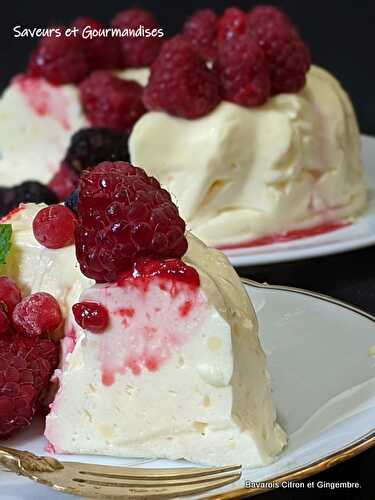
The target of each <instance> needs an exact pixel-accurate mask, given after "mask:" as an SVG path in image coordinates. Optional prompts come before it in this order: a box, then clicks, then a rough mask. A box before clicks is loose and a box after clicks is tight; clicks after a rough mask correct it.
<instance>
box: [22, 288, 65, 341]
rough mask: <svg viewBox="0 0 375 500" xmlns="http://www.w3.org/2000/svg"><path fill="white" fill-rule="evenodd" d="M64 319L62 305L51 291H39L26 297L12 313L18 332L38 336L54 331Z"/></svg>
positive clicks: (28, 335)
mask: <svg viewBox="0 0 375 500" xmlns="http://www.w3.org/2000/svg"><path fill="white" fill-rule="evenodd" d="M61 320H62V315H61V310H60V306H59V304H58V302H57V300H56V299H55V298H54V297H52V295H50V294H49V293H46V292H38V293H33V294H32V295H29V296H28V297H25V298H24V299H23V300H21V302H19V304H17V305H16V307H15V308H14V311H13V314H12V321H13V326H14V327H15V329H16V330H17V332H18V333H21V334H23V335H26V336H27V337H37V336H38V335H42V334H43V333H52V332H54V331H55V330H56V329H57V327H58V326H59V325H60V323H61Z"/></svg>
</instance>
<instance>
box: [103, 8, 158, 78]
mask: <svg viewBox="0 0 375 500" xmlns="http://www.w3.org/2000/svg"><path fill="white" fill-rule="evenodd" d="M111 24H112V26H113V27H114V28H119V29H121V30H125V29H128V30H133V31H135V32H137V31H139V33H140V36H124V37H121V38H120V46H121V51H122V59H121V63H122V67H124V68H128V67H142V66H149V65H150V64H151V63H152V62H153V61H154V59H155V58H156V56H157V55H158V52H159V50H160V47H161V44H162V38H161V37H159V36H150V35H149V36H147V31H146V30H148V32H149V33H153V34H154V35H157V30H158V29H159V25H158V23H157V21H156V19H155V18H154V16H153V15H152V14H151V12H148V11H146V10H143V9H129V10H124V11H123V12H120V13H119V14H117V15H116V16H115V17H114V18H113V19H112V23H111ZM142 30H145V33H142Z"/></svg>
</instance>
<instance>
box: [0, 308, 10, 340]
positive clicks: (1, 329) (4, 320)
mask: <svg viewBox="0 0 375 500" xmlns="http://www.w3.org/2000/svg"><path fill="white" fill-rule="evenodd" d="M9 327H10V323H9V318H8V316H7V314H6V312H5V309H4V307H3V305H0V335H3V334H4V333H6V332H7V331H8V330H9Z"/></svg>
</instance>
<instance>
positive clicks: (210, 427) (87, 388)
mask: <svg viewBox="0 0 375 500" xmlns="http://www.w3.org/2000/svg"><path fill="white" fill-rule="evenodd" d="M79 189H80V195H79V198H78V202H77V203H76V204H74V205H72V208H73V209H74V211H73V210H71V209H70V208H68V207H64V206H62V205H51V206H49V207H46V206H43V205H39V206H38V205H33V204H28V205H22V206H21V207H20V208H19V209H18V210H16V211H14V212H13V213H10V214H9V215H8V216H7V218H6V219H3V225H2V226H0V228H1V231H0V232H2V231H5V230H7V231H9V225H11V226H12V230H13V236H12V246H11V248H10V250H9V252H8V254H7V255H6V263H5V264H4V265H3V273H4V274H5V275H6V277H3V278H0V301H1V302H0V303H1V304H2V307H0V312H2V313H3V316H4V318H5V319H4V321H5V322H7V323H4V324H3V327H2V328H1V321H0V330H1V332H0V340H1V342H2V343H4V346H5V347H3V351H4V352H5V351H6V352H8V351H9V349H11V351H12V352H13V356H12V357H10V361H8V360H7V359H6V358H4V357H3V354H2V352H0V436H1V437H2V438H3V437H6V436H7V435H9V434H12V433H14V432H17V431H19V430H20V429H22V428H23V427H25V426H26V425H28V424H29V423H30V421H31V419H32V417H33V415H34V413H35V412H36V411H38V408H40V406H41V405H42V404H43V405H44V406H45V404H46V398H47V395H49V397H50V398H51V397H52V402H51V404H50V411H49V414H48V415H47V417H46V430H45V435H46V437H47V439H48V440H49V442H50V449H54V450H55V451H56V452H57V453H60V452H65V453H78V454H80V453H85V454H105V455H113V456H125V457H150V458H155V457H164V458H170V459H178V458H186V459H188V460H191V461H194V462H197V463H202V464H212V465H216V464H224V463H242V464H243V465H246V466H258V465H262V464H265V463H269V462H270V461H272V460H273V459H274V458H275V456H276V455H277V454H278V453H279V452H280V451H281V450H282V448H283V447H284V446H285V443H286V436H285V433H284V431H283V430H282V429H281V427H280V426H279V424H278V423H277V420H276V413H275V408H274V405H273V402H272V394H271V388H270V382H269V377H268V373H267V367H266V359H265V356H264V353H263V351H262V348H261V345H260V343H259V340H258V336H257V320H256V316H255V312H254V310H253V308H252V306H251V303H250V300H249V298H248V296H247V294H246V292H245V290H244V288H243V286H242V284H241V282H240V280H239V278H238V276H237V274H236V273H235V271H234V269H233V268H232V266H231V265H230V264H229V262H228V260H227V259H226V258H225V257H224V255H223V254H221V253H220V252H218V251H217V250H212V249H209V248H207V247H206V246H205V245H204V244H203V243H202V242H201V241H200V240H198V239H197V238H195V237H193V236H192V235H190V234H187V235H185V234H184V230H185V224H184V222H183V220H182V219H181V218H180V217H179V215H178V211H177V209H176V207H175V206H174V204H173V203H172V201H171V198H170V195H169V194H168V193H167V192H166V191H165V190H163V189H161V187H160V184H159V183H158V182H157V181H156V180H155V179H153V178H151V177H148V176H147V175H146V174H145V173H144V172H143V171H142V170H141V169H139V168H135V167H133V166H131V165H130V164H128V163H125V162H114V163H109V162H103V163H101V164H99V165H98V166H96V167H94V168H93V169H91V170H87V171H85V172H84V173H83V174H82V176H81V178H80V182H79ZM73 239H74V240H75V244H73V243H72V241H73ZM76 255H77V257H78V260H77V257H76ZM62 270H64V272H62ZM94 279H95V281H94ZM5 284H6V285H7V288H6V287H5ZM22 296H23V298H22ZM6 303H8V305H9V307H8V306H7V305H6ZM3 304H4V306H3ZM0 319H1V314H0ZM62 319H63V323H62ZM61 335H63V336H62V340H61V354H60V362H59V366H58V367H57V366H56V365H57V361H56V352H57V349H56V346H57V339H58V337H59V336H61ZM1 342H0V347H1V346H2V344H1ZM25 343H32V344H33V345H34V344H35V352H39V351H38V350H37V347H38V349H39V350H42V351H43V353H44V352H45V351H46V353H45V354H43V359H45V361H43V363H42V365H43V366H44V372H43V378H42V380H41V379H40V378H38V380H39V381H40V384H39V385H35V384H33V382H32V380H33V378H32V377H33V376H35V374H36V372H35V371H33V370H34V369H35V370H36V369H37V367H36V365H35V363H34V364H32V365H30V366H26V365H25V363H26V360H25V348H24V344H25ZM44 343H48V344H47V345H46V347H45V351H44V350H43V349H44V347H43V349H42V348H40V347H39V344H44ZM20 346H21V347H20ZM51 346H52V347H51ZM53 346H54V347H53ZM47 347H48V348H47ZM48 356H49V357H48ZM51 356H52V358H51ZM53 356H54V357H53ZM15 358H17V359H16V361H14V360H15ZM33 360H35V359H34V358H33ZM10 362H11V363H13V364H12V365H11V367H12V370H10V367H9V363H10ZM54 367H55V368H57V370H56V371H55V373H54V375H53V377H52V379H53V382H54V384H53V386H54V387H55V388H57V392H56V394H55V395H53V391H51V390H50V389H49V388H48V386H47V384H46V380H47V379H48V376H47V378H46V375H48V374H49V376H50V375H51V374H52V369H53V368H54ZM38 369H39V368H38ZM11 372H12V377H13V380H14V381H15V383H13V385H11V387H10V386H9V382H10V380H8V379H6V378H5V375H6V374H9V373H11ZM27 382H28V387H29V389H28V391H29V392H27V391H26V393H25V386H27ZM51 395H52V396H51ZM21 416H22V419H21V418H20V417H21Z"/></svg>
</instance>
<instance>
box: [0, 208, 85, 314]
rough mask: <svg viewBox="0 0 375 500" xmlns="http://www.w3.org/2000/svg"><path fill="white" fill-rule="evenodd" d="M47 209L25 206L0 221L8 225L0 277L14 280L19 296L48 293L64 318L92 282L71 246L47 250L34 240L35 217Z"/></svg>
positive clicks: (73, 247)
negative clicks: (7, 243)
mask: <svg viewBox="0 0 375 500" xmlns="http://www.w3.org/2000/svg"><path fill="white" fill-rule="evenodd" d="M46 206H47V205H44V204H43V203H41V204H34V203H28V204H25V205H23V204H22V205H20V207H19V208H18V209H16V210H14V211H13V212H11V213H10V214H9V215H8V216H6V217H4V218H3V219H1V222H2V223H7V224H11V225H12V231H13V232H12V246H11V251H10V252H9V254H8V255H7V258H6V264H5V265H3V266H0V273H1V274H2V275H7V276H9V277H10V278H12V279H14V280H15V281H16V283H17V285H18V286H19V288H20V289H21V291H22V295H23V296H25V295H29V294H30V293H34V292H48V293H50V294H51V295H53V296H54V297H55V299H56V300H57V301H58V302H59V304H60V307H61V310H62V314H63V316H64V318H67V317H68V314H69V312H70V310H71V307H72V305H73V304H74V303H76V302H77V301H78V298H79V296H80V294H81V293H82V292H83V291H84V290H85V289H87V288H88V287H90V286H91V285H92V284H93V283H94V281H93V280H91V279H89V278H87V277H86V276H84V275H83V274H82V273H81V271H80V268H79V264H78V262H77V259H76V255H75V246H74V245H69V246H67V247H64V248H59V249H56V250H54V249H49V248H46V247H44V246H43V245H41V244H40V243H39V242H38V241H37V240H36V239H35V237H34V233H33V229H32V224H33V220H34V217H35V215H36V214H37V213H38V212H39V211H40V210H42V209H43V208H45V207H46Z"/></svg>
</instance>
